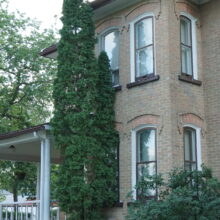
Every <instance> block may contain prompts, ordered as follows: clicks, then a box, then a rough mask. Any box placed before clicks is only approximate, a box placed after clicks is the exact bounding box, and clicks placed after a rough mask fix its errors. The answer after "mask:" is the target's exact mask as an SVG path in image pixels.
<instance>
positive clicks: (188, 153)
mask: <svg viewBox="0 0 220 220" xmlns="http://www.w3.org/2000/svg"><path fill="white" fill-rule="evenodd" d="M183 137H184V169H185V170H188V171H193V170H197V148H196V130H195V129H193V128H190V127H185V128H184V134H183Z"/></svg>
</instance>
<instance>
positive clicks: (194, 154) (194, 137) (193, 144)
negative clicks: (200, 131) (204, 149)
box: [191, 130, 196, 161]
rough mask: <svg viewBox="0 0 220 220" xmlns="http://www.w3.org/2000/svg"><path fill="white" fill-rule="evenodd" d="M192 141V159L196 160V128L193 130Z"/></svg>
mask: <svg viewBox="0 0 220 220" xmlns="http://www.w3.org/2000/svg"><path fill="white" fill-rule="evenodd" d="M191 138H192V140H191V143H192V156H191V160H192V161H196V132H195V131H194V130H192V131H191Z"/></svg>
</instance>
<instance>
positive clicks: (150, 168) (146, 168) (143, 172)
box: [138, 163, 156, 181]
mask: <svg viewBox="0 0 220 220" xmlns="http://www.w3.org/2000/svg"><path fill="white" fill-rule="evenodd" d="M155 174H156V166H155V163H149V164H138V181H140V180H141V177H143V176H144V177H145V176H152V175H155Z"/></svg>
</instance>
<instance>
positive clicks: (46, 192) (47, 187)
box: [43, 137, 50, 220]
mask: <svg viewBox="0 0 220 220" xmlns="http://www.w3.org/2000/svg"><path fill="white" fill-rule="evenodd" d="M44 154H45V155H44V175H45V176H44V218H43V220H49V219H50V139H49V138H48V137H46V139H45V145H44Z"/></svg>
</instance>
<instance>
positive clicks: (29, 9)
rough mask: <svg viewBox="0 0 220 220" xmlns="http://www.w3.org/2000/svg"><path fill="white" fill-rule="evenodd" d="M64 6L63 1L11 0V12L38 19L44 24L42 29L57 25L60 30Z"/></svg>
mask: <svg viewBox="0 0 220 220" xmlns="http://www.w3.org/2000/svg"><path fill="white" fill-rule="evenodd" d="M89 1H93V0H89ZM62 4H63V0H9V10H10V11H16V10H19V11H20V12H23V13H25V14H27V16H28V17H31V18H36V19H37V20H39V21H41V22H42V28H50V27H51V25H55V24H56V25H55V27H56V28H57V29H60V28H61V26H62V24H61V21H60V17H61V11H62ZM55 16H57V18H55Z"/></svg>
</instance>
